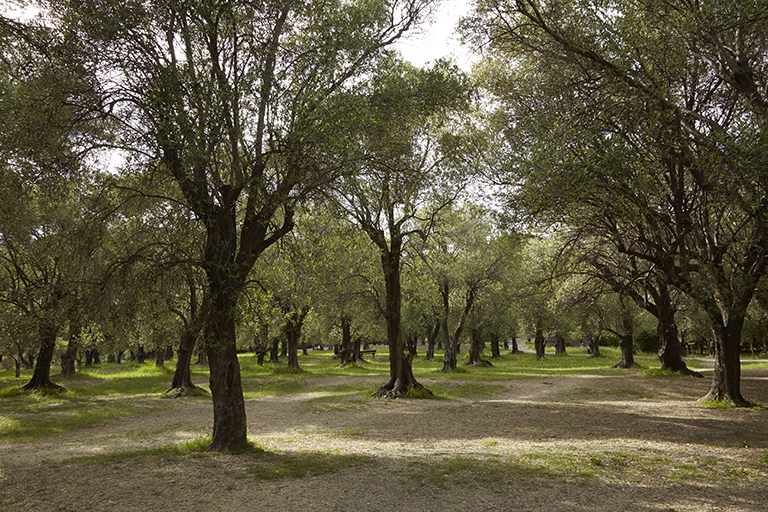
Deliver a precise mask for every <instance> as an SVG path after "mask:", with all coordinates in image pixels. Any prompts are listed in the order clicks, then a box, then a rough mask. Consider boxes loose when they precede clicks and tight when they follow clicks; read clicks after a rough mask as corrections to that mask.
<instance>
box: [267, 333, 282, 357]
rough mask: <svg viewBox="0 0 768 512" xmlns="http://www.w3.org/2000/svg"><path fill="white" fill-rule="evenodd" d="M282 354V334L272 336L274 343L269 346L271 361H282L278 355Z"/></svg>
mask: <svg viewBox="0 0 768 512" xmlns="http://www.w3.org/2000/svg"><path fill="white" fill-rule="evenodd" d="M279 354H280V336H275V337H274V338H272V344H271V345H270V347H269V362H270V363H274V364H277V363H279V362H280V359H279V358H278V355H279Z"/></svg>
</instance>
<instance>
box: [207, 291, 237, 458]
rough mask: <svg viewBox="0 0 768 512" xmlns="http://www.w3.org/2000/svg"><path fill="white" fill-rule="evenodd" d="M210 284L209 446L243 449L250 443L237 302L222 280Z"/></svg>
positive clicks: (208, 337) (223, 448) (208, 342)
mask: <svg viewBox="0 0 768 512" xmlns="http://www.w3.org/2000/svg"><path fill="white" fill-rule="evenodd" d="M210 284H211V285H212V286H211V288H210V291H211V304H212V308H211V311H210V312H209V316H208V321H207V322H206V325H205V328H204V331H203V337H204V339H205V343H206V353H207V355H208V366H209V368H210V386H211V397H212V398H213V436H212V439H211V444H210V446H209V447H208V449H209V450H211V451H219V452H227V451H234V450H240V449H242V448H244V447H245V446H246V445H247V443H248V438H247V428H248V426H247V423H246V417H245V399H244V398H243V387H242V382H241V380H240V363H239V361H238V359H237V346H236V343H235V335H236V334H235V321H234V318H233V315H232V313H233V312H234V311H235V307H236V305H237V301H236V297H234V296H233V295H235V294H234V293H232V291H231V290H227V289H226V287H222V286H221V285H222V283H219V282H217V281H215V280H213V282H211V283H210Z"/></svg>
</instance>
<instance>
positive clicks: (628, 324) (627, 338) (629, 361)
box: [613, 303, 635, 368]
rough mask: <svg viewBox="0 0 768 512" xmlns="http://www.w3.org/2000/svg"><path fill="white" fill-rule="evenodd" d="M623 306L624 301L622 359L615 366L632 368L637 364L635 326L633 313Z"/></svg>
mask: <svg viewBox="0 0 768 512" xmlns="http://www.w3.org/2000/svg"><path fill="white" fill-rule="evenodd" d="M623 306H624V304H623V303H622V318H621V326H622V331H623V332H622V334H621V339H620V341H619V349H621V361H619V362H618V363H616V364H615V365H614V366H613V367H614V368H632V366H634V364H635V353H634V348H635V347H634V342H633V338H634V326H633V322H632V315H631V314H630V312H629V310H627V309H626V308H625V307H623Z"/></svg>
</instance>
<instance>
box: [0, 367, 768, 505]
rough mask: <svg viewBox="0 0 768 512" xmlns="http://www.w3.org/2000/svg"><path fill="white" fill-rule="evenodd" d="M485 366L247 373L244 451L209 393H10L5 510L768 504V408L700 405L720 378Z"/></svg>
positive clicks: (750, 377)
mask: <svg viewBox="0 0 768 512" xmlns="http://www.w3.org/2000/svg"><path fill="white" fill-rule="evenodd" d="M705 371H706V370H705ZM467 377H468V375H463V374H461V373H458V374H456V375H454V376H452V377H444V376H442V375H440V376H435V375H434V374H433V375H432V377H429V376H427V377H425V376H423V375H422V376H420V377H419V379H420V381H422V382H423V383H424V385H425V386H426V387H427V388H429V389H432V390H433V391H434V392H435V394H436V396H437V397H438V398H436V399H431V400H416V399H405V400H396V401H391V400H378V399H372V398H369V397H368V395H369V394H370V393H369V391H372V390H374V389H375V388H376V387H377V386H378V385H379V384H380V377H378V376H371V375H360V376H344V377H338V376H332V377H316V376H311V375H310V376H295V375H290V376H280V375H273V376H271V377H244V383H245V385H246V388H247V389H252V390H256V391H254V392H251V393H246V396H247V399H246V407H247V414H248V429H249V436H250V439H252V441H253V442H254V444H255V445H256V446H257V448H254V449H253V450H252V451H249V452H246V453H241V454H219V453H207V452H203V451H201V447H204V446H205V445H206V441H202V440H201V438H202V436H204V435H209V434H210V431H211V421H212V405H211V402H210V399H209V398H208V397H194V398H182V399H174V400H159V399H157V398H155V397H151V396H142V397H136V396H110V397H107V398H103V397H102V398H98V397H95V398H92V399H88V400H83V402H82V407H87V408H88V411H91V412H93V414H97V413H98V410H99V409H101V410H103V411H108V414H107V419H104V420H103V421H100V422H98V423H96V424H95V425H92V426H86V427H85V428H78V429H74V430H67V431H65V432H63V433H60V434H56V432H55V429H53V430H45V429H46V428H49V427H50V425H52V424H53V425H55V424H57V423H56V422H55V421H54V422H53V423H51V421H53V420H52V419H55V418H56V415H57V414H58V412H57V410H56V408H57V407H61V408H63V409H64V410H62V411H60V414H61V415H68V414H74V413H72V412H69V409H66V407H65V406H64V405H61V403H60V402H58V401H57V400H55V399H49V398H47V397H41V398H40V402H41V404H42V405H41V407H40V409H39V410H38V411H36V412H34V413H33V412H29V411H28V410H25V411H26V412H23V413H13V412H12V411H11V408H12V407H13V404H12V402H13V401H14V400H19V399H23V400H29V399H30V397H16V398H13V397H11V398H4V399H3V400H2V401H0V431H2V433H3V440H2V442H0V509H2V510H35V511H46V510H68V511H69V510H71V511H80V510H95V511H101V510H110V511H115V510H158V511H159V510H163V511H167V510H188V511H193V510H201V511H202V510H205V511H208V510H302V511H309V510H317V511H347V510H348V511H359V510H365V511H377V510H381V511H384V510H386V511H392V510H395V511H410V510H420V511H424V510H461V511H467V510H470V511H474V510H477V511H480V510H508V511H524V510H548V511H553V510H554V511H587V510H590V511H595V510H597V511H617V510H622V511H624V510H626V511H638V512H645V511H648V512H650V511H662V510H664V511H672V510H674V511H697V512H698V511H715V510H717V511H759V510H766V505H767V504H768V488H766V486H765V482H766V478H767V477H768V449H767V448H768V429H766V411H765V409H764V408H762V407H756V408H752V409H735V408H733V409H721V408H713V407H708V406H705V405H702V404H699V403H697V401H696V400H697V399H698V398H700V397H701V396H703V395H704V394H706V392H707V390H708V389H709V386H710V382H709V379H708V378H705V379H694V378H672V377H663V378H659V377H647V376H643V375H642V373H641V370H634V369H633V370H628V371H627V370H616V371H615V372H613V373H611V374H609V375H579V374H577V373H574V374H573V375H572V376H552V377H534V378H527V379H520V380H496V379H488V380H484V379H482V378H479V379H478V378H475V377H477V375H475V374H474V371H473V378H472V380H469V379H468V378H467ZM249 381H250V382H249ZM107 383H108V381H107V380H106V379H105V380H102V381H99V382H97V383H95V384H94V382H93V381H89V380H83V381H77V380H73V381H70V382H67V386H68V387H69V388H71V389H72V388H76V387H77V386H78V385H84V386H86V385H89V384H90V385H93V386H94V387H95V386H97V385H99V386H105V385H106V384H107ZM766 384H768V369H766V368H758V369H745V370H744V372H743V382H742V387H743V389H744V391H745V396H747V397H749V398H751V399H753V400H755V401H757V402H759V403H762V404H765V403H768V386H767V385H766ZM249 386H250V387H249ZM275 386H277V388H278V389H281V390H282V393H281V394H275V393H274V389H275ZM260 388H263V389H264V393H263V394H259V392H258V389H260ZM155 396H156V395H155ZM446 396H448V398H446ZM57 404H59V405H57ZM36 421H37V422H39V427H40V429H43V430H45V432H46V433H47V434H46V435H45V436H44V437H37V436H35V435H34V434H33V433H32V430H34V429H32V430H28V431H25V430H24V428H23V426H24V425H25V424H29V425H34V423H35V422H36ZM25 432H26V433H25ZM48 434H50V435H48ZM25 436H26V437H25Z"/></svg>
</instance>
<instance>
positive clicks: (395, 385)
mask: <svg viewBox="0 0 768 512" xmlns="http://www.w3.org/2000/svg"><path fill="white" fill-rule="evenodd" d="M390 244H391V245H390V248H387V247H386V242H385V241H384V240H383V237H382V240H380V242H379V243H378V244H377V245H378V246H379V250H380V251H381V267H382V270H383V272H384V283H385V286H386V304H385V307H384V318H385V320H386V322H387V343H388V345H389V382H387V383H386V384H384V385H382V386H381V387H379V389H378V390H376V392H375V393H374V396H379V397H385V398H403V397H405V396H406V395H407V394H408V391H410V390H412V389H415V390H420V391H423V392H425V393H429V394H432V393H431V392H430V391H429V390H427V389H426V388H424V386H422V385H421V384H419V382H418V381H417V380H416V378H415V377H414V375H413V369H412V367H411V358H410V357H405V355H404V353H403V332H402V328H401V324H400V313H401V306H402V291H401V289H400V265H401V263H400V255H401V251H402V240H401V239H400V238H397V237H396V238H395V239H393V240H390Z"/></svg>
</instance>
